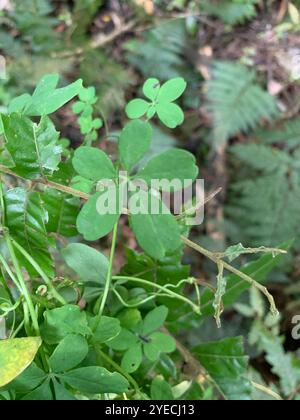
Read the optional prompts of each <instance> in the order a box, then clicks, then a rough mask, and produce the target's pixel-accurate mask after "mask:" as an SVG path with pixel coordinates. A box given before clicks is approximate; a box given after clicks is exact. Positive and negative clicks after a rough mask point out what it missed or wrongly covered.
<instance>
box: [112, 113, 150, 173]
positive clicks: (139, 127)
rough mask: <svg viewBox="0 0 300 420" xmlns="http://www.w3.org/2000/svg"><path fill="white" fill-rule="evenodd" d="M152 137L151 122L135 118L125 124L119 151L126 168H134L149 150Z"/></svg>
mask: <svg viewBox="0 0 300 420" xmlns="http://www.w3.org/2000/svg"><path fill="white" fill-rule="evenodd" d="M151 138H152V127H151V125H150V124H149V123H146V122H143V121H140V120H135V121H132V122H130V123H128V124H127V125H126V126H125V128H124V129H123V131H122V133H121V136H120V140H119V152H120V159H121V162H122V164H123V165H124V167H125V169H126V170H128V171H130V170H132V168H133V167H134V165H135V164H136V163H138V162H139V161H140V160H141V159H142V158H143V157H144V156H145V154H146V153H147V152H148V151H149V149H150V145H151Z"/></svg>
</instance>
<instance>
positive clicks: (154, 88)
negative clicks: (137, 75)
mask: <svg viewBox="0 0 300 420" xmlns="http://www.w3.org/2000/svg"><path fill="white" fill-rule="evenodd" d="M159 91H160V81H159V80H157V79H155V78H152V79H148V80H146V82H145V84H144V87H143V92H144V95H145V96H146V98H148V99H151V101H155V99H156V98H157V96H158V93H159Z"/></svg>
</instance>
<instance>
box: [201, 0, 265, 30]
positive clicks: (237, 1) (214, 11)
mask: <svg viewBox="0 0 300 420" xmlns="http://www.w3.org/2000/svg"><path fill="white" fill-rule="evenodd" d="M257 3H259V0H232V1H216V2H211V0H210V1H207V2H204V5H203V8H204V10H205V11H206V12H207V13H209V14H211V15H213V16H216V17H218V18H219V19H221V20H222V21H223V22H224V23H227V24H228V25H236V24H238V23H243V22H245V21H246V20H249V19H251V18H253V17H255V16H256V10H255V5H256V4H257Z"/></svg>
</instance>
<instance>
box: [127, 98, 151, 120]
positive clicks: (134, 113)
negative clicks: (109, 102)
mask: <svg viewBox="0 0 300 420" xmlns="http://www.w3.org/2000/svg"><path fill="white" fill-rule="evenodd" d="M150 105H151V104H150V103H149V102H147V101H145V100H143V99H134V100H133V101H131V102H129V104H128V105H127V107H126V114H127V116H128V118H131V119H133V120H134V119H137V118H140V117H142V116H143V115H145V114H146V112H147V111H148V109H149V107H150Z"/></svg>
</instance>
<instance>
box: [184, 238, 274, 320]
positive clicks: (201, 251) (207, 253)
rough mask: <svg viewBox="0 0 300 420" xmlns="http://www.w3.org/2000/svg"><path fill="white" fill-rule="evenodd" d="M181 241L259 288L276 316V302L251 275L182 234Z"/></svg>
mask: <svg viewBox="0 0 300 420" xmlns="http://www.w3.org/2000/svg"><path fill="white" fill-rule="evenodd" d="M181 239H182V241H183V242H184V243H185V244H186V245H187V246H188V247H190V248H192V249H194V250H195V251H197V252H200V254H202V255H204V256H205V257H206V258H208V259H210V260H211V261H213V262H214V263H215V264H217V265H218V264H220V263H221V264H222V265H223V267H224V268H225V269H226V270H227V271H230V272H231V273H233V274H235V275H236V276H238V277H240V278H241V279H243V280H244V281H246V282H247V283H249V284H251V285H252V286H254V287H256V288H257V289H258V290H260V291H261V292H262V293H263V294H264V295H265V296H266V298H267V299H268V301H269V303H270V306H271V312H272V313H273V314H274V315H276V316H278V315H279V313H278V310H277V308H276V304H275V301H274V298H273V296H272V295H271V294H270V293H269V291H268V289H267V288H266V287H265V286H262V285H261V284H260V283H258V282H257V281H256V280H254V279H253V278H252V277H250V276H248V275H247V274H245V273H243V272H242V271H240V270H238V269H236V268H234V267H233V266H232V265H230V264H228V263H226V262H225V261H223V260H222V259H220V258H218V257H217V256H216V255H215V254H214V253H213V252H210V251H208V250H207V249H205V248H202V246H200V245H198V244H195V243H194V242H192V241H191V240H189V239H187V238H185V237H184V236H181Z"/></svg>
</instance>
